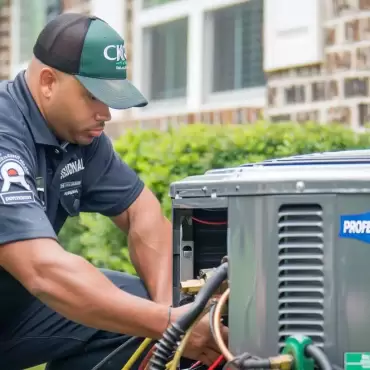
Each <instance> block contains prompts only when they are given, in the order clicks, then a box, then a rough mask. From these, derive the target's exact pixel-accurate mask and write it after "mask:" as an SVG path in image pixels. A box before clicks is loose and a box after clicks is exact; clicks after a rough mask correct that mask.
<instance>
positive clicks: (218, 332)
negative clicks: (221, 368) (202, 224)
mask: <svg viewBox="0 0 370 370" xmlns="http://www.w3.org/2000/svg"><path fill="white" fill-rule="evenodd" d="M229 295H230V288H227V289H226V290H225V291H224V292H223V293H222V295H221V297H220V298H219V300H218V302H217V305H216V308H215V313H214V315H213V327H214V331H215V341H216V343H217V345H218V346H219V347H220V350H221V352H222V354H223V355H224V356H225V358H226V360H227V361H232V360H233V359H234V355H233V354H232V353H231V352H230V351H229V349H228V348H227V346H226V345H225V342H224V340H223V339H222V334H221V326H220V323H221V312H222V309H223V307H224V306H225V304H226V301H227V300H228V299H229Z"/></svg>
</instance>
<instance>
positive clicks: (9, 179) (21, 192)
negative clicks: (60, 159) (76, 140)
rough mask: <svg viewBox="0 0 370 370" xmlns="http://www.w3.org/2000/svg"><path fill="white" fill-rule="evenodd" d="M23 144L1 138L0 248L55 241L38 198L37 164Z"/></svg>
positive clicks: (13, 139)
mask: <svg viewBox="0 0 370 370" xmlns="http://www.w3.org/2000/svg"><path fill="white" fill-rule="evenodd" d="M33 158H34V156H33V155H32V154H31V152H30V150H29V149H28V148H27V147H26V145H25V144H24V142H23V141H22V140H20V139H17V138H16V137H13V136H10V135H7V134H3V133H2V134H1V141H0V245H1V244H6V243H11V242H16V241H20V240H27V239H36V238H52V239H55V240H57V236H56V234H55V232H54V230H53V227H52V225H51V223H50V221H49V220H48V218H47V215H46V213H45V211H44V207H43V205H42V203H41V201H40V199H39V197H38V195H37V188H36V176H35V173H36V161H35V160H34V159H33Z"/></svg>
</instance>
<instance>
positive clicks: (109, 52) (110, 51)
mask: <svg viewBox="0 0 370 370" xmlns="http://www.w3.org/2000/svg"><path fill="white" fill-rule="evenodd" d="M104 58H105V59H107V60H110V61H112V62H113V61H114V62H116V68H117V69H125V68H126V60H127V57H126V53H125V47H124V45H123V44H120V45H108V46H106V47H105V48H104Z"/></svg>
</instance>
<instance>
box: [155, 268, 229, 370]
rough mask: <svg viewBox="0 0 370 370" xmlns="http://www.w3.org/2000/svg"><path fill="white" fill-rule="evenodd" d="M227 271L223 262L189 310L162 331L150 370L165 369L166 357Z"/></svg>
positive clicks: (204, 305)
mask: <svg viewBox="0 0 370 370" xmlns="http://www.w3.org/2000/svg"><path fill="white" fill-rule="evenodd" d="M227 272H228V263H227V262H225V263H223V264H222V265H220V266H219V267H218V268H217V269H216V271H215V272H214V274H213V275H212V276H211V277H210V278H209V279H208V280H207V281H206V283H205V284H204V286H203V287H202V289H201V290H200V291H199V293H198V294H197V296H196V298H195V300H194V302H193V303H192V304H191V307H190V309H189V311H188V312H186V313H185V314H184V315H183V316H181V317H180V318H179V319H177V321H176V322H174V323H173V324H172V325H171V326H170V327H169V328H168V329H167V330H166V331H165V332H164V334H163V336H162V339H161V340H160V341H159V342H158V344H157V346H156V349H155V351H154V353H153V356H152V358H151V360H150V367H149V369H150V370H165V368H166V364H167V362H168V358H169V357H170V356H171V355H172V353H173V351H174V350H175V348H176V346H177V342H178V341H179V340H180V338H181V336H183V335H184V334H185V333H186V331H187V330H188V329H189V328H190V326H191V325H192V324H193V322H194V321H195V320H196V319H197V317H198V316H199V315H200V314H201V313H202V312H203V310H204V309H205V307H206V306H207V303H208V301H209V300H210V299H211V297H212V295H213V294H214V293H215V291H216V290H217V289H218V288H219V287H220V285H221V284H222V282H223V281H224V280H225V279H226V278H227Z"/></svg>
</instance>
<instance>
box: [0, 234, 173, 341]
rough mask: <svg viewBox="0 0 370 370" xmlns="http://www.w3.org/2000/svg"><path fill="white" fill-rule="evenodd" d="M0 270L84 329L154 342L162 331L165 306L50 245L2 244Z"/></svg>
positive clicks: (30, 242)
mask: <svg viewBox="0 0 370 370" xmlns="http://www.w3.org/2000/svg"><path fill="white" fill-rule="evenodd" d="M0 266H2V267H3V268H4V269H5V270H7V271H8V272H9V273H10V274H11V275H12V276H14V277H15V278H16V279H17V280H18V281H19V282H20V283H21V284H22V285H23V286H24V287H25V288H26V289H27V290H28V291H29V292H30V293H31V294H33V295H34V296H36V297H37V298H39V299H40V300H41V301H42V302H44V303H45V304H46V305H48V306H49V307H51V308H52V309H53V310H55V311H57V312H59V313H60V314H62V315H63V316H65V317H67V318H68V319H70V320H73V321H76V322H79V323H81V324H83V325H86V326H90V327H94V328H97V329H102V330H108V331H112V332H118V333H125V334H128V335H136V336H141V337H151V338H154V339H159V338H160V337H161V335H162V333H163V331H164V330H165V329H166V327H167V324H168V308H167V307H166V306H164V305H159V304H156V303H154V302H151V301H148V300H145V299H142V298H139V297H135V296H133V295H130V294H128V293H125V292H123V291H122V290H120V289H119V288H117V287H116V286H115V285H114V284H112V283H111V282H110V281H109V280H108V279H107V278H106V277H105V276H104V275H103V274H102V273H101V272H100V271H99V270H97V269H96V268H95V267H94V266H93V265H91V264H90V263H89V262H87V261H86V260H85V259H83V258H81V257H79V256H76V255H73V254H70V253H68V252H66V251H65V250H63V249H62V248H61V247H60V246H59V244H58V243H57V242H56V241H55V240H52V239H48V238H42V239H33V240H25V241H19V242H13V243H9V244H5V245H2V246H0Z"/></svg>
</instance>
